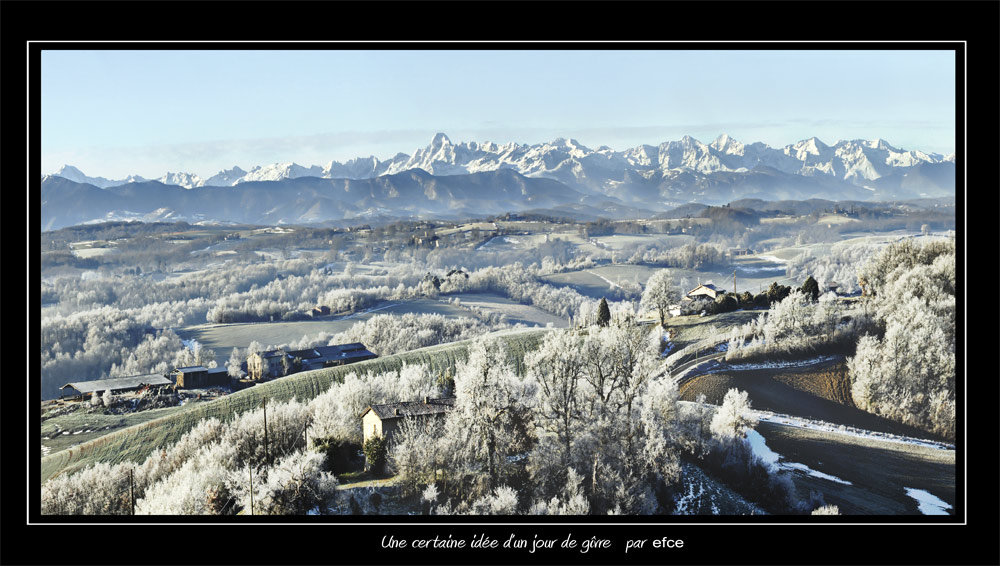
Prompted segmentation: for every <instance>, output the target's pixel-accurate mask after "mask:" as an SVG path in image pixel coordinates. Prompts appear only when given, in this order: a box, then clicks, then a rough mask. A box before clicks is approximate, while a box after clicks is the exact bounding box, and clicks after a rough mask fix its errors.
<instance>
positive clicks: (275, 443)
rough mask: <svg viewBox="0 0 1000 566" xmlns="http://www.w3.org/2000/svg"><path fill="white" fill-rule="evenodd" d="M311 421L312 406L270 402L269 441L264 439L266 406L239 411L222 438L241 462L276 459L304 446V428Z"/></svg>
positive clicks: (268, 409) (294, 402) (260, 461)
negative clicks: (240, 412)
mask: <svg viewBox="0 0 1000 566" xmlns="http://www.w3.org/2000/svg"><path fill="white" fill-rule="evenodd" d="M311 423H312V414H311V413H310V412H309V408H308V407H307V406H306V405H304V404H302V403H299V402H297V401H294V400H292V401H288V402H287V403H273V404H269V405H268V406H267V443H266V444H265V442H264V440H265V438H264V408H263V407H262V408H260V409H255V410H253V411H248V412H246V413H243V414H242V415H239V416H238V417H237V418H235V419H233V421H232V422H230V423H227V425H226V427H225V431H224V432H223V434H222V437H221V438H220V442H222V443H223V444H225V445H227V446H232V447H233V448H234V450H235V451H236V454H235V458H236V461H237V463H238V464H239V465H240V466H245V465H247V464H253V465H263V464H264V463H266V462H275V461H277V460H278V459H279V458H282V457H283V456H285V455H286V454H291V453H292V452H295V451H297V450H301V449H302V448H304V447H305V432H306V430H307V429H308V428H309V425H310V424H311Z"/></svg>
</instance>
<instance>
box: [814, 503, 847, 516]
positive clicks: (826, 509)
mask: <svg viewBox="0 0 1000 566" xmlns="http://www.w3.org/2000/svg"><path fill="white" fill-rule="evenodd" d="M810 515H840V508H839V507H837V506H836V505H823V506H822V507H817V508H815V509H813V511H812V513H810Z"/></svg>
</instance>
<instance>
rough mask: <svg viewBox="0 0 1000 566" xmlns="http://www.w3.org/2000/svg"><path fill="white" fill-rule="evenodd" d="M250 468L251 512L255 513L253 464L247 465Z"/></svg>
mask: <svg viewBox="0 0 1000 566" xmlns="http://www.w3.org/2000/svg"><path fill="white" fill-rule="evenodd" d="M247 469H249V470H250V514H251V515H253V464H252V463H251V464H250V465H249V466H247Z"/></svg>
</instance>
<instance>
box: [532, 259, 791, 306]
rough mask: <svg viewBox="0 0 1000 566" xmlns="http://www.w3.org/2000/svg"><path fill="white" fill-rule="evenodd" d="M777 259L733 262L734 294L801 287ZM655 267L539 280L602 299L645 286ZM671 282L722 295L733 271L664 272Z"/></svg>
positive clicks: (615, 268) (612, 268)
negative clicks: (629, 286) (712, 288)
mask: <svg viewBox="0 0 1000 566" xmlns="http://www.w3.org/2000/svg"><path fill="white" fill-rule="evenodd" d="M776 259H778V258H754V259H746V260H737V262H736V266H735V270H736V290H737V292H740V293H742V292H743V291H748V290H749V291H750V292H751V293H754V294H757V293H759V292H761V291H762V290H767V287H768V286H769V285H770V284H771V283H772V282H773V281H777V282H778V283H780V284H782V285H791V284H792V283H795V284H796V285H801V284H802V282H801V281H791V280H789V279H788V278H787V277H786V276H785V266H784V263H783V262H781V261H775V260H776ZM659 269H662V268H659V267H652V266H648V265H608V266H601V267H596V268H592V269H583V270H580V271H570V272H566V273H554V274H552V275H545V276H542V277H541V279H542V280H544V281H545V282H547V283H550V284H552V285H556V286H569V287H572V288H573V289H575V290H576V291H577V292H578V293H580V294H581V295H586V296H588V297H591V298H594V299H600V298H601V297H605V296H607V295H608V293H613V292H615V290H614V287H615V286H618V285H620V284H621V283H622V282H623V281H635V282H637V283H639V284H640V285H643V286H645V284H646V281H647V280H648V279H649V277H650V276H651V275H652V274H653V273H654V272H655V271H658V270H659ZM668 269H669V270H670V273H671V275H672V276H673V278H674V283H675V284H676V285H677V286H678V287H680V288H681V289H682V290H683V292H684V293H687V292H688V291H690V290H692V289H694V288H695V287H697V286H698V285H699V283H701V284H704V283H714V284H715V285H716V286H717V287H721V288H723V289H725V290H726V291H732V290H733V269H734V268H728V269H726V268H724V269H722V270H718V271H695V270H693V269H677V268H668Z"/></svg>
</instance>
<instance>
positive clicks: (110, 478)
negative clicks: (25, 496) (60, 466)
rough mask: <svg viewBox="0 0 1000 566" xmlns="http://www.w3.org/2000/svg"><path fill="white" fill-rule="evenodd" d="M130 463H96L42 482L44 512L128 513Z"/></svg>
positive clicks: (54, 513)
mask: <svg viewBox="0 0 1000 566" xmlns="http://www.w3.org/2000/svg"><path fill="white" fill-rule="evenodd" d="M131 468H132V464H131V463H125V464H108V463H105V462H98V463H97V464H94V465H93V466H90V467H88V468H85V469H84V470H81V471H79V472H77V473H75V474H72V475H70V474H64V475H60V476H56V477H54V478H52V479H50V480H49V481H47V482H45V483H44V484H42V507H41V512H42V514H43V515H128V514H130V513H131V505H132V500H131V496H130V494H129V470H130V469H131Z"/></svg>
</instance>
